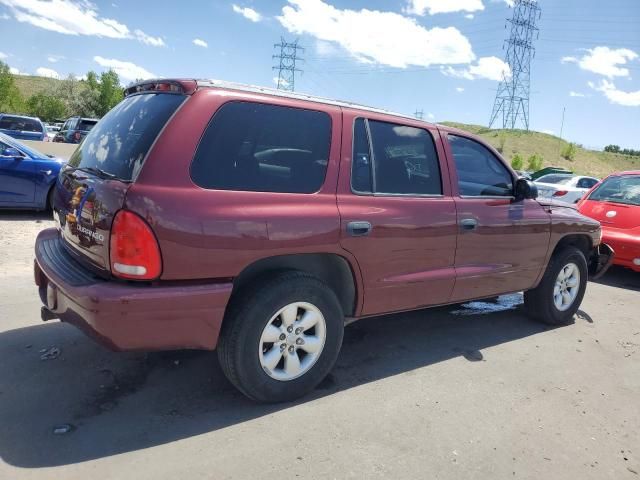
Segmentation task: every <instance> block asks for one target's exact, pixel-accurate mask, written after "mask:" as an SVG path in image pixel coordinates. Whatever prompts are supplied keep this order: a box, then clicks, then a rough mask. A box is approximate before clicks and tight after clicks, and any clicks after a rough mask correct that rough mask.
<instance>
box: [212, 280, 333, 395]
mask: <svg viewBox="0 0 640 480" xmlns="http://www.w3.org/2000/svg"><path fill="white" fill-rule="evenodd" d="M343 331H344V315H343V312H342V309H341V307H340V303H339V302H338V299H337V298H336V295H335V294H334V293H333V291H332V290H331V289H330V288H329V287H327V286H326V285H325V284H324V283H323V282H322V281H321V280H319V279H317V278H316V277H313V276H311V275H308V274H306V273H302V272H283V273H280V274H276V275H274V276H272V277H271V278H268V279H263V280H262V281H257V282H254V283H252V284H251V285H250V287H249V288H245V289H244V291H241V292H239V293H238V294H237V295H235V297H234V299H233V301H232V304H231V305H230V307H229V312H228V313H227V315H226V316H225V320H224V326H223V329H222V334H221V338H220V343H219V345H218V358H219V359H220V365H221V366H222V370H223V372H224V373H225V375H226V376H227V378H228V379H229V380H230V381H231V383H233V384H234V385H235V386H236V387H237V388H238V389H239V390H240V391H241V392H243V393H244V394H245V395H247V396H248V397H249V398H251V399H254V400H257V401H262V402H282V401H290V400H294V399H296V398H299V397H301V396H303V395H305V394H307V393H309V392H310V391H311V390H313V389H314V388H315V387H316V386H317V385H318V383H320V382H321V381H322V379H323V378H324V377H325V376H326V375H327V374H328V373H329V371H330V370H331V368H332V367H333V364H334V363H335V361H336V358H337V357H338V352H339V351H340V347H341V345H342V337H343Z"/></svg>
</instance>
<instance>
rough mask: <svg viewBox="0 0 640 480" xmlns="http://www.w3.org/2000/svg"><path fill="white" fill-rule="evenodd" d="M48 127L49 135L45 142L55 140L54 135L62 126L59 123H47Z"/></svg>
mask: <svg viewBox="0 0 640 480" xmlns="http://www.w3.org/2000/svg"><path fill="white" fill-rule="evenodd" d="M46 127H47V137H46V138H45V140H44V141H45V142H53V137H55V136H56V133H58V132H59V131H60V127H59V126H57V125H46Z"/></svg>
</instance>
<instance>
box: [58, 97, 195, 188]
mask: <svg viewBox="0 0 640 480" xmlns="http://www.w3.org/2000/svg"><path fill="white" fill-rule="evenodd" d="M184 99H185V96H184V95H176V94H168V93H145V94H142V95H132V96H130V97H127V98H125V99H124V100H123V101H122V102H120V103H119V104H118V105H116V106H115V107H114V108H113V109H112V110H111V111H110V112H109V113H107V114H106V115H105V116H104V117H103V118H102V120H100V122H99V123H98V124H97V125H96V126H95V127H94V128H92V129H91V132H89V134H88V135H87V136H86V137H85V140H84V142H82V143H81V144H80V146H79V147H78V149H77V150H76V151H75V152H74V154H73V155H72V156H71V159H70V160H69V165H71V166H74V167H95V168H100V169H102V170H104V171H105V172H107V173H110V174H112V175H115V176H116V177H118V178H120V179H122V180H133V179H135V178H136V176H137V175H138V172H139V171H140V169H141V168H142V163H143V161H144V159H145V157H146V155H147V152H148V151H149V149H150V148H151V145H152V144H153V142H154V140H155V139H156V137H157V136H158V133H160V130H161V129H162V127H163V126H164V125H165V124H166V123H167V121H168V120H169V118H170V117H171V115H172V114H173V113H174V112H175V111H176V109H177V108H178V107H179V106H180V104H182V102H183V101H184Z"/></svg>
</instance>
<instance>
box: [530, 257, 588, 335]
mask: <svg viewBox="0 0 640 480" xmlns="http://www.w3.org/2000/svg"><path fill="white" fill-rule="evenodd" d="M587 275H588V271H587V261H586V259H585V258H584V254H583V253H582V252H581V251H580V250H578V249H577V248H575V247H566V248H564V249H562V250H560V251H559V252H556V253H555V254H554V255H553V256H552V257H551V260H550V261H549V265H547V270H546V271H545V273H544V276H543V277H542V281H541V282H540V285H538V286H537V287H536V288H534V289H533V290H529V291H528V292H525V294H524V304H525V308H526V310H527V313H528V314H529V315H530V316H531V317H533V318H535V319H536V320H539V321H541V322H544V323H547V324H549V325H566V324H568V323H570V322H571V320H572V318H573V315H574V314H575V313H576V312H577V311H578V308H579V307H580V304H581V303H582V298H583V297H584V292H585V290H586V288H587Z"/></svg>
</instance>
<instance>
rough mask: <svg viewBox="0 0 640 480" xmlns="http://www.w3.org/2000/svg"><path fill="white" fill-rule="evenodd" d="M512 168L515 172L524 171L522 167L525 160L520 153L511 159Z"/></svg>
mask: <svg viewBox="0 0 640 480" xmlns="http://www.w3.org/2000/svg"><path fill="white" fill-rule="evenodd" d="M511 166H512V167H513V169H514V170H522V167H523V166H524V160H523V159H522V156H521V155H520V154H519V153H516V154H515V155H514V156H513V158H512V159H511Z"/></svg>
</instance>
